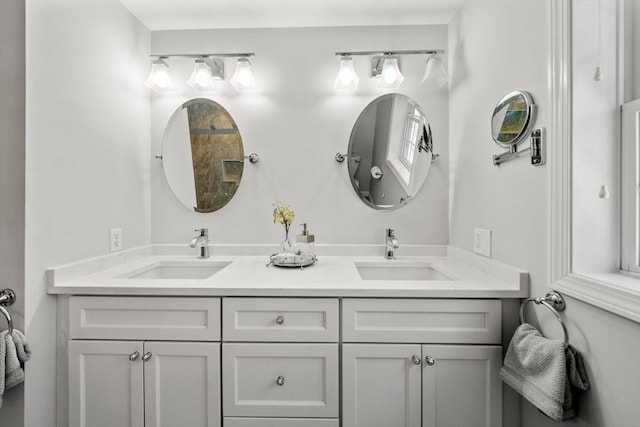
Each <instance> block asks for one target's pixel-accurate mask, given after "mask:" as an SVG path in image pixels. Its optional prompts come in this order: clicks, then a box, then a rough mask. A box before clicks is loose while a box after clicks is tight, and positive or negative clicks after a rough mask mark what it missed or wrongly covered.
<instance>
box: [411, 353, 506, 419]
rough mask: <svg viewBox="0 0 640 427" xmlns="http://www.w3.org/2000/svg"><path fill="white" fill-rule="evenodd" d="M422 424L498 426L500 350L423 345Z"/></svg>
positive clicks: (500, 399) (499, 409)
mask: <svg viewBox="0 0 640 427" xmlns="http://www.w3.org/2000/svg"><path fill="white" fill-rule="evenodd" d="M422 355H423V359H422V365H423V370H422V381H423V383H422V397H423V421H422V427H460V426H468V427H500V426H502V386H501V384H500V378H499V376H498V371H499V370H500V365H501V359H502V349H501V348H500V347H497V346H468V345H467V346H465V345H460V346H453V345H443V346H439V345H424V346H423V348H422Z"/></svg>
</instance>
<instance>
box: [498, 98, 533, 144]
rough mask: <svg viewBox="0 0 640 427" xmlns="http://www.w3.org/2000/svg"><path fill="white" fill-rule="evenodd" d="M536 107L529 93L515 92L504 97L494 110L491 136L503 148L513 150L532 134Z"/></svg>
mask: <svg viewBox="0 0 640 427" xmlns="http://www.w3.org/2000/svg"><path fill="white" fill-rule="evenodd" d="M535 114H536V110H535V105H534V104H533V98H531V95H530V94H529V93H527V92H523V91H515V92H511V93H509V94H507V95H506V96H504V97H503V98H502V99H501V100H500V102H498V105H496V108H495V109H494V110H493V117H492V118H491V135H492V136H493V140H494V141H495V142H496V143H497V144H499V145H501V146H502V147H506V148H511V147H514V146H516V145H517V144H518V143H519V142H521V141H522V140H524V139H525V138H527V137H528V136H529V134H530V133H531V128H532V127H533V123H534V122H535Z"/></svg>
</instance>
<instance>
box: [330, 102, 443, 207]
mask: <svg viewBox="0 0 640 427" xmlns="http://www.w3.org/2000/svg"><path fill="white" fill-rule="evenodd" d="M434 157H435V155H434V154H433V137H432V134H431V128H430V126H429V122H428V120H427V117H426V115H425V114H424V113H423V111H422V109H421V108H420V106H419V105H418V103H417V102H415V101H414V100H412V99H411V98H409V97H407V96H405V95H401V94H397V93H392V94H386V95H382V96H380V97H379V98H376V99H374V100H373V101H372V102H371V103H370V104H369V105H367V106H366V107H365V109H364V110H363V111H362V113H361V114H360V116H359V117H358V120H357V121H356V123H355V125H354V126H353V130H352V132H351V138H350V140H349V148H348V152H347V155H346V156H345V155H342V154H339V155H337V156H336V159H337V160H338V161H340V158H342V159H343V160H344V159H345V158H346V160H347V165H348V167H347V168H348V171H349V178H350V179H351V184H352V186H353V189H354V190H355V192H356V194H357V195H358V197H360V199H361V200H362V201H363V202H364V203H366V204H367V205H368V206H370V207H372V208H374V209H382V210H391V209H398V208H400V207H401V206H404V205H405V204H407V203H408V202H409V201H411V200H412V199H413V198H414V197H415V196H416V194H418V192H419V191H420V189H421V188H422V185H423V184H424V182H425V180H426V179H427V175H428V174H429V168H430V167H431V161H432V160H433V158H434Z"/></svg>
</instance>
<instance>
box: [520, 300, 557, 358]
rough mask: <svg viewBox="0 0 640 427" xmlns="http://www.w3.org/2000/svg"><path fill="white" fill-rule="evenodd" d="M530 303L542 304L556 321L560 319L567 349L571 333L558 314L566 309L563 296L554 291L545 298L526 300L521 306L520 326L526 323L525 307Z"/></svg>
mask: <svg viewBox="0 0 640 427" xmlns="http://www.w3.org/2000/svg"><path fill="white" fill-rule="evenodd" d="M529 302H535V303H536V304H538V305H540V304H542V305H544V306H545V307H547V308H548V309H549V310H551V312H552V313H553V315H554V316H555V317H556V319H558V322H560V326H562V332H564V347H565V348H567V346H568V345H569V333H568V332H567V326H566V325H565V324H564V321H563V320H562V317H560V313H558V312H559V311H563V310H564V309H565V307H566V304H565V302H564V298H562V295H560V294H559V293H557V292H555V291H552V292H549V293H547V294H546V295H545V296H544V297H538V298H527V299H526V300H524V301H523V302H522V304H520V324H523V323H525V322H524V306H525V305H527V303H529Z"/></svg>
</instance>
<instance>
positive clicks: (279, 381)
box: [276, 375, 284, 386]
mask: <svg viewBox="0 0 640 427" xmlns="http://www.w3.org/2000/svg"><path fill="white" fill-rule="evenodd" d="M276 384H277V385H279V386H283V385H284V377H283V376H282V375H280V376H279V377H278V378H276Z"/></svg>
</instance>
